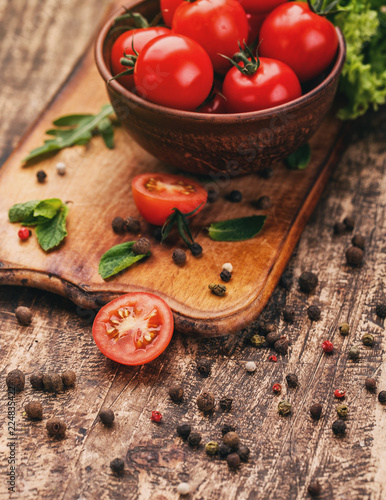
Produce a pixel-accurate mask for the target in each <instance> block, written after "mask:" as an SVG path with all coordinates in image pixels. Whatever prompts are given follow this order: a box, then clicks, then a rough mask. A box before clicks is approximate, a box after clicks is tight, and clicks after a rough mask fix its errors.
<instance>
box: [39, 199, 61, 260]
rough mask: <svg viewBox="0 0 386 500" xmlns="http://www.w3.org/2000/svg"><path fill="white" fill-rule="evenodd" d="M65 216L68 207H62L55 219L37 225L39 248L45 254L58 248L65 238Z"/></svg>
mask: <svg viewBox="0 0 386 500" xmlns="http://www.w3.org/2000/svg"><path fill="white" fill-rule="evenodd" d="M67 215H68V206H67V205H63V206H62V208H61V209H60V211H59V212H58V213H57V214H56V215H55V217H53V218H52V219H49V220H46V221H45V222H43V223H40V224H38V225H37V227H36V236H37V239H38V242H39V244H40V246H41V247H42V249H43V250H44V251H45V252H47V251H48V250H51V249H52V248H55V247H56V246H58V245H59V243H60V242H61V241H62V240H63V239H64V238H65V237H66V236H67V228H66V218H67Z"/></svg>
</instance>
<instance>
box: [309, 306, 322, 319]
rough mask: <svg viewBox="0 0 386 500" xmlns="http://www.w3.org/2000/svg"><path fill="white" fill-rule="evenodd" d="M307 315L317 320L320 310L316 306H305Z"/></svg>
mask: <svg viewBox="0 0 386 500" xmlns="http://www.w3.org/2000/svg"><path fill="white" fill-rule="evenodd" d="M307 315H308V317H309V318H310V320H311V321H318V320H319V319H320V316H321V310H320V307H318V306H315V305H313V306H310V307H308V308H307Z"/></svg>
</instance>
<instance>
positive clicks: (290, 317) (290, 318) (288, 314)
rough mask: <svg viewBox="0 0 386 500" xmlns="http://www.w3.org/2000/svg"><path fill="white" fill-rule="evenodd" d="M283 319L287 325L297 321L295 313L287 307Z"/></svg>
mask: <svg viewBox="0 0 386 500" xmlns="http://www.w3.org/2000/svg"><path fill="white" fill-rule="evenodd" d="M283 319H284V321H286V322H287V323H293V322H294V321H295V311H294V309H290V308H288V307H286V308H285V309H284V311H283Z"/></svg>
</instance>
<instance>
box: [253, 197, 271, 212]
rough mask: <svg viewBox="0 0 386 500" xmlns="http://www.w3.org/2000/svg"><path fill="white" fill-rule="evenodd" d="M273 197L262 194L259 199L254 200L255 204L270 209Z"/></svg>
mask: <svg viewBox="0 0 386 500" xmlns="http://www.w3.org/2000/svg"><path fill="white" fill-rule="evenodd" d="M271 205H272V203H271V198H270V197H269V196H260V198H259V199H258V200H256V201H255V202H253V206H254V207H256V208H258V209H260V210H268V208H271Z"/></svg>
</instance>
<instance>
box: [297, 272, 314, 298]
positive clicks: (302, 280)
mask: <svg viewBox="0 0 386 500" xmlns="http://www.w3.org/2000/svg"><path fill="white" fill-rule="evenodd" d="M318 282H319V280H318V277H317V276H316V274H314V273H312V272H311V271H304V273H302V274H301V275H300V276H299V286H300V290H301V291H302V292H304V293H310V292H312V290H314V289H315V288H316V287H317V285H318Z"/></svg>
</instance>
